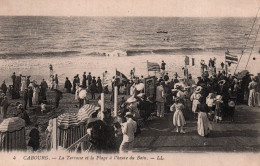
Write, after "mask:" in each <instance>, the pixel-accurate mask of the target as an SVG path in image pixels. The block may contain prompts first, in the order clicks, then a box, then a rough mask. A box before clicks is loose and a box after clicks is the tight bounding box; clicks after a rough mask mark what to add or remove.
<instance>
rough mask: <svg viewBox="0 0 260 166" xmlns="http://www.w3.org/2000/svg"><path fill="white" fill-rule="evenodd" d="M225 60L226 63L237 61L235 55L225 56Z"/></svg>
mask: <svg viewBox="0 0 260 166" xmlns="http://www.w3.org/2000/svg"><path fill="white" fill-rule="evenodd" d="M225 58H226V62H228V63H236V62H237V61H238V57H237V55H231V54H226V56H225Z"/></svg>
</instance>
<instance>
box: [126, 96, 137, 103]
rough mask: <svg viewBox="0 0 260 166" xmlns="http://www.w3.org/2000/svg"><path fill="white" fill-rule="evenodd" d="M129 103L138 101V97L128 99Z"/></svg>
mask: <svg viewBox="0 0 260 166" xmlns="http://www.w3.org/2000/svg"><path fill="white" fill-rule="evenodd" d="M126 102H127V103H133V102H136V99H135V98H134V97H133V96H132V97H130V98H128V99H127V100H126Z"/></svg>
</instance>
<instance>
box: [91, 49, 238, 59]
mask: <svg viewBox="0 0 260 166" xmlns="http://www.w3.org/2000/svg"><path fill="white" fill-rule="evenodd" d="M226 49H227V48H226V47H211V48H198V47H195V48H190V47H184V48H172V49H171V48H165V49H129V50H126V51H122V50H114V51H93V52H90V53H87V54H86V55H88V56H108V57H122V56H138V55H151V54H153V55H156V54H159V55H170V54H173V55H175V54H187V53H199V52H204V51H223V52H225V51H226ZM239 49H240V48H230V50H239Z"/></svg>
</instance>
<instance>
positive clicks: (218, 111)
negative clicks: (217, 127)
mask: <svg viewBox="0 0 260 166" xmlns="http://www.w3.org/2000/svg"><path fill="white" fill-rule="evenodd" d="M223 111H224V102H223V100H222V96H221V95H217V96H216V108H215V121H216V122H221V121H222V115H223Z"/></svg>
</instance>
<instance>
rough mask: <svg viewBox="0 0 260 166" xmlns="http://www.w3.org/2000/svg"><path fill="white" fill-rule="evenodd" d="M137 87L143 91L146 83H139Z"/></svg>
mask: <svg viewBox="0 0 260 166" xmlns="http://www.w3.org/2000/svg"><path fill="white" fill-rule="evenodd" d="M135 89H136V90H138V91H141V90H143V89H144V84H143V83H139V84H137V85H136V86H135Z"/></svg>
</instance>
